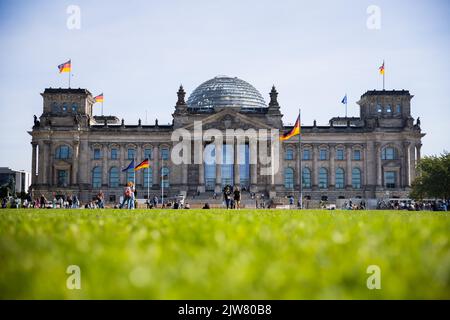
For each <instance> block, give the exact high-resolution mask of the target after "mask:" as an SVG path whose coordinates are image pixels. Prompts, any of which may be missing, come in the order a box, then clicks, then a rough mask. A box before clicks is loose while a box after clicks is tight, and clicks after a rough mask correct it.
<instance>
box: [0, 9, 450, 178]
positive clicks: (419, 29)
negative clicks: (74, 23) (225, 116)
mask: <svg viewBox="0 0 450 320" xmlns="http://www.w3.org/2000/svg"><path fill="white" fill-rule="evenodd" d="M69 5H78V6H79V7H80V9H81V29H79V30H69V29H68V28H67V26H66V20H67V18H68V17H69V15H68V14H67V13H66V9H67V7H68V6H69ZM369 5H377V6H379V7H380V9H381V29H379V30H370V29H368V28H367V26H366V21H367V19H368V17H369V14H367V12H366V10H367V7H368V6H369ZM449 18H450V4H449V2H448V1H445V0H442V1H438V0H431V1H406V0H405V1H401V0H397V1H384V0H383V1H380V0H371V1H364V0H353V1H350V0H347V1H346V0H341V1H331V0H329V1H323V0H318V1H264V0H263V1H261V0H258V1H232V0H227V1H223V0H218V1H195V0H190V1H134V0H129V1H121V2H116V1H114V2H113V1H99V0H97V1H75V0H72V1H0V48H1V49H0V84H1V85H0V121H1V122H0V123H1V125H0V134H1V137H2V139H0V150H2V151H1V152H0V166H9V167H13V168H15V169H26V170H30V167H31V164H30V161H31V146H30V141H31V139H30V138H31V137H30V136H29V135H28V134H27V130H30V129H31V126H32V122H33V119H32V116H33V114H37V115H40V114H41V112H42V98H41V96H40V95H39V93H41V92H43V90H44V89H45V88H46V87H65V86H67V74H63V75H60V74H58V71H57V68H56V66H57V65H58V64H60V63H62V62H64V61H66V60H68V59H69V58H70V59H72V62H73V73H74V76H73V78H72V87H82V88H87V89H89V90H90V91H91V92H92V93H93V94H98V93H100V92H104V94H105V103H104V109H105V114H113V115H116V116H118V117H119V118H125V122H126V123H129V124H131V123H137V121H138V119H139V118H142V119H143V121H144V119H145V113H146V111H147V113H148V122H149V123H153V122H154V119H155V118H158V119H159V122H160V123H168V122H170V121H171V113H172V111H173V107H174V105H175V102H176V91H177V89H178V86H179V85H180V84H181V83H182V84H183V86H184V87H185V89H186V91H187V93H188V94H189V93H190V92H192V91H193V90H194V89H195V87H196V86H198V85H200V84H201V83H202V82H204V81H206V80H208V79H210V78H212V77H214V76H216V75H219V74H220V75H223V74H224V75H229V76H237V77H240V78H242V79H244V80H246V81H248V82H250V83H251V84H252V85H254V86H255V87H256V88H257V89H258V90H259V91H260V92H261V93H262V94H263V96H264V98H265V99H266V101H268V100H269V99H268V92H269V91H270V88H271V86H272V84H275V85H276V87H277V90H278V92H279V102H280V104H281V105H282V112H283V114H284V121H285V122H286V123H289V122H293V121H294V120H295V117H296V113H297V110H298V108H299V107H301V108H302V117H303V119H302V123H303V124H305V125H310V124H312V122H313V120H314V119H316V120H317V122H318V124H326V123H327V122H328V120H329V119H330V118H331V117H333V116H338V115H340V116H343V115H344V114H345V108H344V107H343V105H342V104H340V101H341V99H342V97H343V95H344V94H345V93H346V92H347V93H348V100H349V115H354V116H356V115H358V112H359V109H358V108H357V106H356V103H355V102H356V101H357V100H358V99H359V97H360V96H361V95H362V94H363V93H364V92H365V91H367V90H372V89H381V86H382V79H381V77H380V75H379V74H378V67H379V65H380V64H381V62H382V60H383V59H385V60H386V88H387V89H408V90H410V91H411V93H412V94H413V95H414V96H415V97H414V99H413V101H412V110H413V111H412V112H413V116H414V117H415V118H416V117H417V116H420V118H421V120H422V128H423V131H424V132H426V133H427V136H426V137H425V138H424V140H423V144H424V146H423V149H422V150H423V153H424V154H436V153H440V152H442V151H443V150H444V149H446V150H450V141H449V119H450V102H449V101H450V99H449V89H450V59H449V57H450V48H449V45H450V41H449V40H450V22H449V21H450V19H449ZM97 113H100V108H98V109H97Z"/></svg>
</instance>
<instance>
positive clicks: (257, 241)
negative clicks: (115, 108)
mask: <svg viewBox="0 0 450 320" xmlns="http://www.w3.org/2000/svg"><path fill="white" fill-rule="evenodd" d="M449 231H450V215H449V214H447V213H438V212H394V211H364V212H362V211H359V212H350V211H319V210H314V211H306V210H305V211H296V210H292V211H285V210H278V211H276V210H264V211H257V210H240V211H226V210H150V211H149V210H134V211H120V210H14V209H11V210H8V209H5V210H0V298H1V299H433V298H434V299H450V243H449V234H450V232H449ZM69 265H78V266H79V267H80V268H81V286H82V288H81V290H68V289H67V288H66V279H67V277H68V275H67V274H66V268H67V267H68V266H69ZM369 265H378V266H379V267H380V268H381V287H382V288H381V290H369V289H367V287H366V280H367V278H368V276H369V274H367V273H366V269H367V267H368V266H369Z"/></svg>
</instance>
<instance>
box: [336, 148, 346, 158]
mask: <svg viewBox="0 0 450 320" xmlns="http://www.w3.org/2000/svg"><path fill="white" fill-rule="evenodd" d="M336 160H344V149H337V150H336Z"/></svg>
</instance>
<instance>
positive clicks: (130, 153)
mask: <svg viewBox="0 0 450 320" xmlns="http://www.w3.org/2000/svg"><path fill="white" fill-rule="evenodd" d="M110 152H111V154H110V156H111V157H110V158H111V159H112V160H117V159H119V149H118V148H112V149H111V151H110ZM102 156H103V155H102V150H101V149H100V148H94V150H93V158H94V159H95V160H99V159H101V158H102ZM55 158H56V159H70V158H72V150H71V148H70V147H69V146H67V145H63V146H59V147H58V148H57V149H56V153H55ZM135 158H136V149H133V148H129V149H127V159H128V160H133V159H135ZM397 158H398V152H397V149H395V148H394V147H386V148H383V150H382V152H381V159H382V160H395V159H397ZM144 159H149V160H151V159H153V149H150V148H148V149H144ZM160 159H162V160H168V159H169V148H162V149H161V152H160ZM302 159H303V160H311V159H312V151H311V149H304V150H303V157H302ZM344 159H345V152H344V149H340V148H338V149H336V160H344ZM285 160H294V150H293V148H287V149H286V152H285ZM319 160H328V150H327V149H319ZM353 160H355V161H359V160H361V150H358V149H356V150H353Z"/></svg>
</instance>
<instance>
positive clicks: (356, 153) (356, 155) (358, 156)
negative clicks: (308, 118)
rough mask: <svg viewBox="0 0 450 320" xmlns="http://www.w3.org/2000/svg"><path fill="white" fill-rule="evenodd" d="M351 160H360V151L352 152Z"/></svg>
mask: <svg viewBox="0 0 450 320" xmlns="http://www.w3.org/2000/svg"><path fill="white" fill-rule="evenodd" d="M353 160H357V161H358V160H361V150H353Z"/></svg>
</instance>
